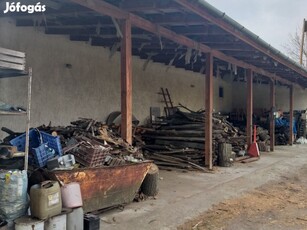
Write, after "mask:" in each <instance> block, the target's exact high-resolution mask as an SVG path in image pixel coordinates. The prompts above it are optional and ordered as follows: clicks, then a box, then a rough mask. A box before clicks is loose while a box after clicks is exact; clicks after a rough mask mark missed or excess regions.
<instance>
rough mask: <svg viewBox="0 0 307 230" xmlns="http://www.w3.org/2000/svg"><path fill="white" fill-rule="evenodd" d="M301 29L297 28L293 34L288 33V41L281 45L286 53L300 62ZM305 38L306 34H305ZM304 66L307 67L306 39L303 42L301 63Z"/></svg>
mask: <svg viewBox="0 0 307 230" xmlns="http://www.w3.org/2000/svg"><path fill="white" fill-rule="evenodd" d="M298 31H302V29H297V30H296V32H295V33H294V34H290V35H289V41H288V43H287V44H284V45H283V47H284V49H285V51H286V53H287V54H288V55H289V57H290V58H292V59H293V60H294V61H295V62H297V63H300V49H301V42H302V41H301V40H302V35H301V33H302V32H298ZM305 38H306V36H305ZM302 65H303V66H304V67H307V41H306V40H305V42H304V48H303V63H302Z"/></svg>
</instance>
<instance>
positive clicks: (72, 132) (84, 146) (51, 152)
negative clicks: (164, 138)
mask: <svg viewBox="0 0 307 230" xmlns="http://www.w3.org/2000/svg"><path fill="white" fill-rule="evenodd" d="M2 130H5V131H6V132H8V130H7V129H6V128H2ZM9 132H10V135H9V136H8V137H7V138H5V140H4V142H5V143H7V144H9V145H13V146H15V147H16V148H17V149H18V151H24V149H25V145H24V143H25V134H16V133H14V132H12V131H9ZM29 137H30V147H29V163H30V165H32V166H33V167H34V168H42V167H46V166H47V168H48V169H55V168H62V169H69V168H73V167H75V166H78V165H79V167H99V166H118V165H124V164H127V163H136V162H140V161H143V160H144V158H143V154H142V152H141V150H140V149H139V148H137V147H133V146H131V145H129V144H128V143H127V142H125V141H124V140H123V139H122V138H120V136H119V135H118V134H117V132H114V131H112V130H111V129H110V128H109V127H108V126H106V125H104V124H103V123H101V122H97V121H95V120H93V119H84V118H83V119H79V120H77V121H74V122H71V125H70V126H67V127H51V126H50V125H48V126H44V125H43V126H40V127H38V128H35V129H31V130H30V132H29ZM75 163H77V165H76V164H75Z"/></svg>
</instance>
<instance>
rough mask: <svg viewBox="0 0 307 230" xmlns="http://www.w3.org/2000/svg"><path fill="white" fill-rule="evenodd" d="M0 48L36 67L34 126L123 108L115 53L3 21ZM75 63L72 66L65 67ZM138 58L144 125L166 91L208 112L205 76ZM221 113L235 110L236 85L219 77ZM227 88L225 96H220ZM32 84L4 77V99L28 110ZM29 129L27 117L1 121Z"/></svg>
mask: <svg viewBox="0 0 307 230" xmlns="http://www.w3.org/2000/svg"><path fill="white" fill-rule="evenodd" d="M0 46H1V47H4V48H9V49H16V50H19V51H23V52H26V54H27V64H28V66H31V67H32V68H33V84H32V89H33V90H32V91H33V93H32V119H31V125H32V126H38V125H41V124H48V123H49V121H51V122H52V124H53V125H66V124H68V123H69V122H70V121H72V120H74V119H77V118H78V117H91V118H94V119H99V120H105V118H106V117H107V115H108V114H109V113H110V112H112V111H115V110H119V109H120V59H119V53H116V54H115V55H114V56H113V57H112V59H109V54H110V52H109V50H108V49H105V48H103V47H92V46H90V45H88V44H86V43H85V42H71V41H69V39H68V38H67V37H65V36H58V35H45V34H44V33H43V32H42V31H40V30H39V29H38V28H32V27H30V28H21V27H15V25H14V22H13V21H11V20H10V19H0ZM66 64H71V68H67V67H66V66H65V65H66ZM143 64H144V60H140V59H139V58H138V57H133V113H134V114H135V116H136V117H137V118H138V119H139V120H141V121H142V122H143V121H145V120H146V118H147V117H148V116H149V107H150V106H160V107H161V111H162V108H163V103H162V102H161V100H162V97H161V95H158V94H157V93H158V91H159V90H160V87H165V88H168V89H169V91H170V93H171V97H172V99H173V101H174V104H175V105H178V103H179V102H180V103H182V104H183V105H187V106H188V107H189V108H191V109H194V110H198V109H201V108H204V76H203V75H201V74H197V73H193V72H191V71H185V70H183V69H176V68H174V67H172V68H170V69H168V71H167V66H165V65H162V64H158V63H152V62H151V63H149V65H148V67H147V69H146V70H145V71H144V70H143ZM214 82H215V93H214V94H215V98H214V109H215V111H221V110H223V111H231V109H232V104H231V102H232V91H231V82H229V81H227V80H222V79H217V78H215V80H214ZM219 86H223V88H224V98H223V99H221V98H219V97H218V87H219ZM26 87H27V81H26V80H25V79H21V78H14V79H0V100H2V101H5V102H9V103H12V104H18V105H24V106H26V99H25V97H26ZM2 126H6V127H9V128H13V129H14V130H18V131H19V130H23V129H24V122H23V121H22V119H12V118H11V117H1V121H0V127H2Z"/></svg>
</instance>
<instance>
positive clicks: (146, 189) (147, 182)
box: [141, 164, 159, 196]
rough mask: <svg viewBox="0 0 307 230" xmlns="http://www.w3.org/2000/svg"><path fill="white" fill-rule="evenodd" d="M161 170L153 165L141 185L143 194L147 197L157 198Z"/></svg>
mask: <svg viewBox="0 0 307 230" xmlns="http://www.w3.org/2000/svg"><path fill="white" fill-rule="evenodd" d="M158 181H159V168H158V166H157V165H155V164H151V166H150V169H149V171H148V172H147V174H146V176H145V179H144V181H143V183H142V185H141V192H142V193H144V194H145V195H146V196H156V195H157V194H158V192H159V188H158Z"/></svg>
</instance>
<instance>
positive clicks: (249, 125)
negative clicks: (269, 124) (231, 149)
mask: <svg viewBox="0 0 307 230" xmlns="http://www.w3.org/2000/svg"><path fill="white" fill-rule="evenodd" d="M246 74H247V76H246V78H247V97H246V99H247V105H246V109H247V111H246V136H247V145H248V146H250V144H251V143H252V142H253V72H252V70H251V69H248V70H247V71H246Z"/></svg>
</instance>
